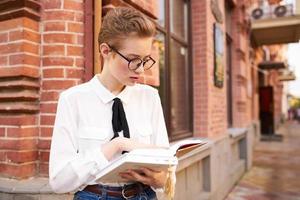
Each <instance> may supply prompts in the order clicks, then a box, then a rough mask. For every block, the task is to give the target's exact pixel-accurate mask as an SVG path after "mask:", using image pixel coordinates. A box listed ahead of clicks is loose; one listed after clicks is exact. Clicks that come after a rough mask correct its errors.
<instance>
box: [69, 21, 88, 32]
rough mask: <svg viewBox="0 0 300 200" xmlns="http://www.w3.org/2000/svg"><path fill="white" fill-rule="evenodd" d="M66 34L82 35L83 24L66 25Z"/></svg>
mask: <svg viewBox="0 0 300 200" xmlns="http://www.w3.org/2000/svg"><path fill="white" fill-rule="evenodd" d="M68 32H75V33H83V32H84V31H83V23H72V22H69V23H68Z"/></svg>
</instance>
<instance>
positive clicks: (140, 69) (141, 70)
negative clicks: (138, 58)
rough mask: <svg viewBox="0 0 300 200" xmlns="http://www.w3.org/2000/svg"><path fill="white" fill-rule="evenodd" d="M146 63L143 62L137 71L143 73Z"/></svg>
mask: <svg viewBox="0 0 300 200" xmlns="http://www.w3.org/2000/svg"><path fill="white" fill-rule="evenodd" d="M144 71H145V70H144V65H143V64H141V65H140V66H139V67H138V68H137V69H136V70H135V72H136V73H138V74H141V73H144Z"/></svg>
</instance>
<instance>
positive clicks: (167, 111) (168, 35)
mask: <svg viewBox="0 0 300 200" xmlns="http://www.w3.org/2000/svg"><path fill="white" fill-rule="evenodd" d="M170 1H171V0H165V7H164V8H165V16H164V18H165V19H164V20H165V23H164V27H162V26H161V25H160V24H158V23H156V27H157V30H158V31H159V32H161V33H162V34H164V37H165V59H164V60H165V63H164V64H165V74H164V80H163V83H161V84H164V86H165V87H164V88H165V90H164V94H165V97H164V99H162V102H164V104H163V105H164V106H163V110H164V115H165V121H166V126H167V129H168V134H169V139H170V141H175V140H179V139H183V138H187V137H191V136H193V67H192V65H193V63H192V49H191V46H192V33H191V3H190V1H189V0H182V1H185V2H186V3H187V41H184V39H182V38H180V37H178V36H177V35H176V34H175V33H172V32H171V16H170V14H171V12H170V9H171V7H170ZM172 39H173V40H174V41H175V42H177V43H179V44H180V45H181V46H183V47H185V48H186V49H187V53H188V56H187V77H186V78H187V85H188V90H189V91H188V93H189V96H190V99H189V100H188V105H189V106H188V109H189V111H188V117H189V119H190V120H189V124H188V129H189V130H187V131H178V132H171V120H172V118H171V108H172V106H171V103H172V99H171V66H170V57H171V55H170V46H171V40H172Z"/></svg>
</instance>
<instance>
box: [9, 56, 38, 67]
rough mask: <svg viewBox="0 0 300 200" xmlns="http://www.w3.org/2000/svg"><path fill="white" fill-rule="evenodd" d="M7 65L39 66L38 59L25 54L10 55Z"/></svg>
mask: <svg viewBox="0 0 300 200" xmlns="http://www.w3.org/2000/svg"><path fill="white" fill-rule="evenodd" d="M9 64H10V65H18V64H27V65H34V66H40V58H39V57H38V56H33V55H27V54H17V55H10V56H9Z"/></svg>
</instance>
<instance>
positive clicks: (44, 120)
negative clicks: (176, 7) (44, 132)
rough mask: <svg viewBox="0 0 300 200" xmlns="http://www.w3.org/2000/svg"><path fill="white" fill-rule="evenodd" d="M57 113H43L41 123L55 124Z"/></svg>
mask: <svg viewBox="0 0 300 200" xmlns="http://www.w3.org/2000/svg"><path fill="white" fill-rule="evenodd" d="M54 120H55V115H41V117H40V121H41V122H40V123H41V125H51V126H53V125H54Z"/></svg>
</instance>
